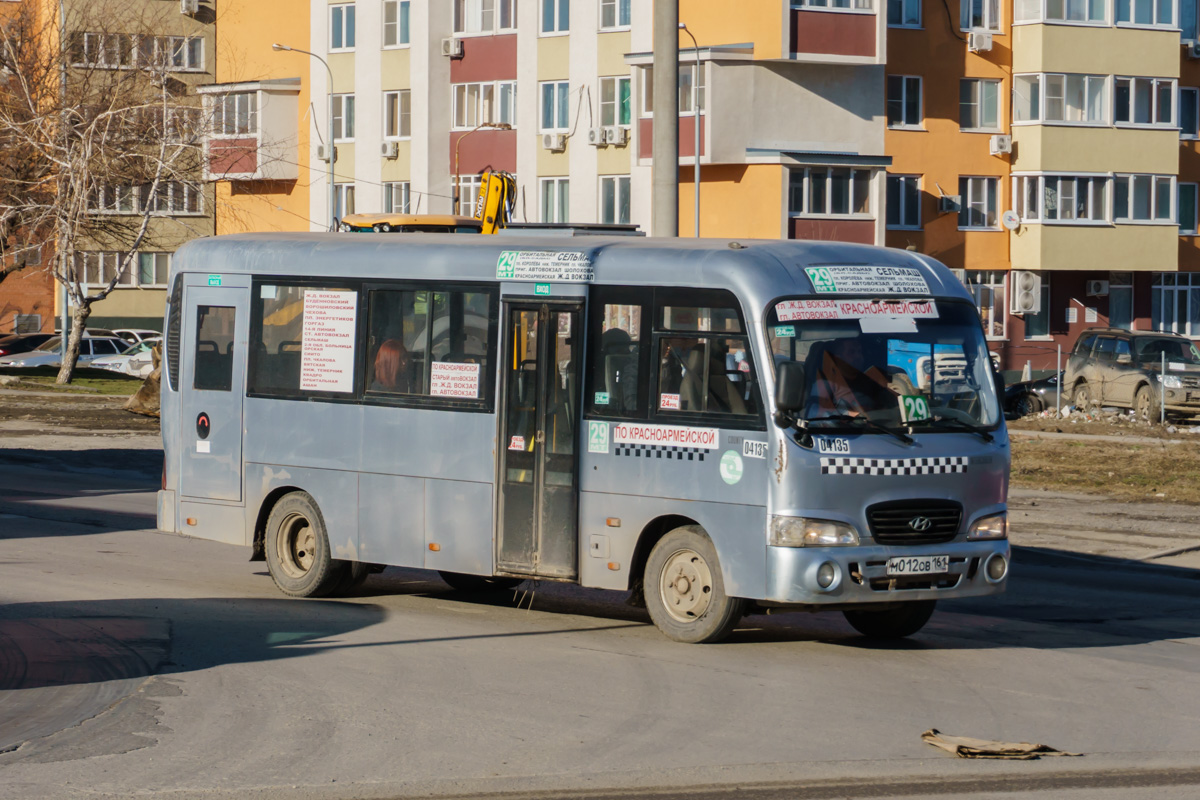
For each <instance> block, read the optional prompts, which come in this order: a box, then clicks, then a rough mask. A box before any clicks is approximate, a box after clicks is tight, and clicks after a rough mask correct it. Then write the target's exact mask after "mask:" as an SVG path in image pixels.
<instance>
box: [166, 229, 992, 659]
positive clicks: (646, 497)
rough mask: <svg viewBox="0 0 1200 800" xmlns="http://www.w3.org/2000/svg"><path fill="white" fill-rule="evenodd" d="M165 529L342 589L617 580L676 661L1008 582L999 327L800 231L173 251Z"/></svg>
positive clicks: (871, 260)
mask: <svg viewBox="0 0 1200 800" xmlns="http://www.w3.org/2000/svg"><path fill="white" fill-rule="evenodd" d="M165 325H166V327H165V329H164V330H165V331H166V358H165V361H164V377H163V381H162V430H163V442H164V448H165V466H164V476H163V489H162V491H161V492H159V496H158V525H159V528H160V529H162V530H164V531H172V532H177V533H182V534H186V535H189V536H198V537H202V538H205V539H212V540H217V541H222V542H228V543H231V544H237V545H243V546H248V547H252V548H253V552H254V556H253V557H255V558H261V559H265V560H266V563H267V567H268V570H269V572H270V575H271V577H272V578H273V579H274V582H275V583H276V584H277V586H278V587H279V589H280V590H281V591H282V592H283V593H285V594H287V595H291V596H296V597H326V596H335V595H338V594H343V593H346V592H349V591H350V590H352V589H354V588H355V587H356V586H357V585H358V584H360V583H361V582H362V581H363V580H364V579H365V578H366V577H367V575H368V574H370V572H372V571H377V570H380V569H382V568H383V567H384V566H387V565H393V566H400V567H410V568H422V569H429V570H436V571H437V572H439V573H440V574H441V575H442V577H443V578H444V579H445V580H446V582H447V583H449V584H450V585H451V586H452V587H455V588H459V589H467V590H485V589H489V588H491V589H494V588H499V587H505V586H513V585H516V584H517V583H519V582H521V581H523V580H541V581H567V582H573V583H578V584H580V585H582V586H587V587H598V588H602V589H612V590H621V591H627V592H631V593H632V599H633V600H634V601H636V602H638V603H644V604H645V607H646V609H647V610H648V612H649V615H650V617H651V618H652V619H653V621H654V623H655V624H656V625H657V626H658V627H659V628H660V629H661V630H662V631H663V632H664V633H665V634H666V635H667V636H669V637H671V638H672V639H676V640H678V641H685V642H708V641H715V640H718V639H720V638H722V637H724V636H726V635H727V634H728V633H729V632H730V631H731V630H732V629H733V628H734V626H735V625H736V624H737V623H738V621H739V620H740V619H741V618H742V617H743V616H744V615H746V614H750V613H763V612H767V611H769V612H771V613H774V612H776V611H780V610H789V609H790V610H806V611H815V610H837V611H841V612H842V613H843V614H844V615H845V617H846V619H847V620H848V621H849V622H850V624H851V625H852V626H853V627H854V628H855V629H857V630H858V631H860V632H861V633H863V634H866V635H868V636H873V637H884V638H890V637H901V636H907V635H910V634H912V633H915V632H916V631H918V630H919V629H920V628H921V627H922V626H923V625H924V624H925V623H926V621H928V619H929V617H930V615H931V614H932V612H933V608H934V604H935V603H936V602H937V601H938V600H940V599H943V598H960V597H976V596H982V595H991V594H997V593H999V592H1002V591H1003V590H1004V587H1005V583H1006V580H1007V577H1008V567H1009V546H1008V538H1007V514H1006V505H1005V501H1006V495H1007V489H1008V472H1009V445H1008V436H1007V432H1006V429H1005V425H1004V419H1003V415H1002V412H1001V404H1000V402H999V400H998V396H997V382H998V378H997V376H996V374H995V371H994V367H993V364H992V360H991V359H990V358H989V354H988V349H987V344H986V342H985V339H984V334H983V330H982V328H981V325H980V320H979V315H978V312H977V310H976V308H975V306H974V305H973V303H972V300H971V296H970V295H969V294H968V293H967V291H966V290H965V288H964V287H963V285H962V284H961V282H960V281H959V280H958V279H957V278H956V277H955V276H954V275H953V273H951V272H950V270H948V269H946V268H945V267H944V266H942V265H941V264H939V263H937V262H936V261H934V260H932V259H929V258H927V257H925V256H922V255H919V254H917V253H913V252H908V251H901V250H888V249H882V248H876V247H868V246H861V245H851V244H838V243H827V242H801V241H744V242H734V241H727V240H689V239H646V238H634V237H602V236H553V235H525V236H494V237H492V236H486V237H484V236H480V237H464V236H453V235H441V234H412V235H405V236H348V235H344V234H307V233H305V234H299V233H296V234H282V233H281V234H245V235H235V236H219V237H214V238H209V239H198V240H195V241H192V242H189V243H188V244H186V245H185V246H183V247H182V248H180V250H179V251H178V253H177V254H176V256H175V258H174V259H173V264H172V275H171V283H170V291H169V299H168V307H167V313H166V319H165Z"/></svg>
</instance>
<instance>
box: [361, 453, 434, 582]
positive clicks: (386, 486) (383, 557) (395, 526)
mask: <svg viewBox="0 0 1200 800" xmlns="http://www.w3.org/2000/svg"><path fill="white" fill-rule="evenodd" d="M425 483H426V482H425V481H424V480H423V479H421V478H399V477H396V476H394V475H372V474H365V473H364V474H360V475H359V476H358V531H359V535H358V541H359V546H358V556H359V560H361V561H369V562H372V563H375V564H391V565H393V566H397V567H423V566H424V565H425Z"/></svg>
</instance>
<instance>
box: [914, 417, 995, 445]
mask: <svg viewBox="0 0 1200 800" xmlns="http://www.w3.org/2000/svg"><path fill="white" fill-rule="evenodd" d="M929 423H930V424H931V425H943V426H945V427H948V428H957V429H958V430H960V431H966V432H967V433H974V434H976V435H977V436H979V437H981V438H982V439H983V440H984V441H985V442H991V441H994V440H995V438H996V437H995V436H992V435H991V434H990V433H988V432H987V431H986V430H984V429H983V428H982V427H980V426H979V425H972V424H971V423H969V422H963V421H962V420H961V419H955V418H954V417H934V418H933V419H930V420H929Z"/></svg>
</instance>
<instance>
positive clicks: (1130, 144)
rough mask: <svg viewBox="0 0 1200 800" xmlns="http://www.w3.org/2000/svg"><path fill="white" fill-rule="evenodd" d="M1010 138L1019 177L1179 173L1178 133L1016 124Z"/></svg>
mask: <svg viewBox="0 0 1200 800" xmlns="http://www.w3.org/2000/svg"><path fill="white" fill-rule="evenodd" d="M1012 136H1013V160H1012V166H1013V169H1014V170H1019V171H1029V172H1065V173H1070V172H1078V173H1092V172H1100V173H1107V172H1141V173H1150V174H1157V175H1171V174H1175V172H1177V171H1178V168H1179V130H1178V129H1176V128H1113V127H1108V126H1088V125H1054V124H1040V125H1027V124H1016V125H1013V126H1012Z"/></svg>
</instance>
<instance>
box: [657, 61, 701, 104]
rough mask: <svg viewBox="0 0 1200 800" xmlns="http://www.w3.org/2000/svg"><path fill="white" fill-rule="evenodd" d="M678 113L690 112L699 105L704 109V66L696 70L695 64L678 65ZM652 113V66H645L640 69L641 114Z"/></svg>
mask: <svg viewBox="0 0 1200 800" xmlns="http://www.w3.org/2000/svg"><path fill="white" fill-rule="evenodd" d="M678 85H679V113H680V114H681V115H683V114H691V113H694V112H693V109H695V108H696V107H697V106H699V108H700V111H701V112H703V111H704V67H703V66H701V67H700V70H699V77H698V78H697V71H696V65H695V64H686V65H682V66H680V67H679V84H678ZM653 114H654V68H653V67H646V68H644V69H643V70H642V116H643V117H649V116H652V115H653Z"/></svg>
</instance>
